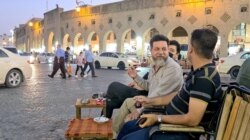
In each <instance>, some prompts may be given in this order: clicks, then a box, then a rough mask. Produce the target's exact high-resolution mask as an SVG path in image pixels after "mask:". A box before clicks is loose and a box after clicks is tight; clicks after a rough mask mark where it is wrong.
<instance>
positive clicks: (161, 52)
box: [113, 35, 183, 133]
mask: <svg viewBox="0 0 250 140" xmlns="http://www.w3.org/2000/svg"><path fill="white" fill-rule="evenodd" d="M168 44H169V40H168V38H167V37H165V36H163V35H155V36H153V37H152V39H151V40H150V47H151V48H150V50H151V54H152V59H153V63H152V65H151V69H150V72H149V75H148V80H144V79H142V78H141V77H139V76H138V75H137V72H136V70H135V69H134V68H133V67H132V68H129V69H128V75H129V76H130V77H131V78H132V79H133V80H134V82H135V83H136V84H137V85H138V86H139V87H141V88H142V89H144V90H147V91H148V97H157V96H163V95H166V94H169V93H172V92H174V91H175V92H177V91H179V90H180V88H181V86H182V84H183V77H182V69H181V67H180V65H179V64H178V63H176V62H175V61H174V60H173V59H172V58H170V57H168V56H169V51H168ZM129 113H130V114H129ZM139 114H140V109H136V108H135V101H134V100H133V98H127V99H126V100H125V101H124V102H123V104H122V106H121V107H120V109H119V112H118V115H117V116H116V117H115V119H114V123H113V131H114V132H115V133H118V132H119V130H120V128H121V127H122V125H123V123H124V120H126V121H127V120H133V119H136V118H138V116H139ZM125 118H126V119H125Z"/></svg>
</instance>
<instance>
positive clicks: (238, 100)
mask: <svg viewBox="0 0 250 140" xmlns="http://www.w3.org/2000/svg"><path fill="white" fill-rule="evenodd" d="M246 93H247V94H246ZM225 94H226V96H225V98H224V103H223V105H222V108H221V111H220V112H221V113H220V115H219V118H218V120H217V126H216V127H217V128H216V132H214V133H211V132H207V131H206V130H205V129H204V128H203V127H202V126H196V127H188V126H184V125H173V124H163V123H162V124H160V131H168V132H192V133H204V134H206V135H209V136H208V137H207V139H210V136H211V135H212V137H214V139H215V140H250V133H249V130H250V91H247V90H243V89H240V88H239V87H238V86H229V87H228V90H226V91H225Z"/></svg>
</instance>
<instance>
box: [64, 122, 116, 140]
mask: <svg viewBox="0 0 250 140" xmlns="http://www.w3.org/2000/svg"><path fill="white" fill-rule="evenodd" d="M65 137H66V139H67V140H71V139H81V138H88V139H90V138H106V139H110V140H111V139H112V138H113V133H112V120H109V121H108V122H106V123H103V124H98V123H96V122H94V120H93V119H92V118H88V119H73V120H71V121H70V123H69V126H68V129H67V131H66V132H65Z"/></svg>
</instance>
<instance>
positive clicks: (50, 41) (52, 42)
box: [48, 32, 56, 52]
mask: <svg viewBox="0 0 250 140" xmlns="http://www.w3.org/2000/svg"><path fill="white" fill-rule="evenodd" d="M55 43H56V42H55V34H54V32H50V33H49V37H48V52H54V51H55V45H56V44H55Z"/></svg>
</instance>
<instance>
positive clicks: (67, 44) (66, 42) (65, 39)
mask: <svg viewBox="0 0 250 140" xmlns="http://www.w3.org/2000/svg"><path fill="white" fill-rule="evenodd" d="M71 46H72V40H71V37H70V35H69V34H65V35H64V37H63V45H62V48H63V49H64V50H66V48H67V47H71Z"/></svg>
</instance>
